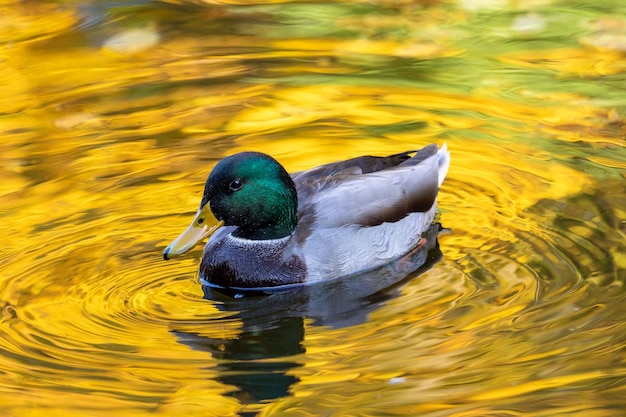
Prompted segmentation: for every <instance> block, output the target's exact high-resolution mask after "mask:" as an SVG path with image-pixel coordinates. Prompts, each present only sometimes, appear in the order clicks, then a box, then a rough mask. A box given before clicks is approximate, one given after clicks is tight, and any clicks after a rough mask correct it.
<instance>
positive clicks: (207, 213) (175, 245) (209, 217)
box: [163, 203, 224, 261]
mask: <svg viewBox="0 0 626 417" xmlns="http://www.w3.org/2000/svg"><path fill="white" fill-rule="evenodd" d="M223 224H224V222H223V221H220V220H217V219H216V218H215V216H214V215H213V212H212V211H211V209H210V205H209V203H207V204H205V205H204V207H202V208H201V209H200V210H198V212H197V213H196V216H195V217H194V218H193V221H192V222H191V224H190V225H189V227H188V228H187V230H185V231H184V232H183V233H182V234H181V235H180V236H178V237H177V238H176V239H174V241H173V242H172V243H170V244H169V245H168V246H167V248H165V250H164V251H163V259H165V260H166V261H167V260H168V259H170V258H174V257H176V256H180V255H182V254H183V253H185V252H188V251H190V250H191V249H193V247H194V246H196V245H197V244H198V243H200V241H202V240H203V239H204V238H206V237H208V236H211V235H212V234H213V233H215V231H216V230H217V229H219V228H220V227H221V226H222V225H223Z"/></svg>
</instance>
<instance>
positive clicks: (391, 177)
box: [295, 145, 439, 228]
mask: <svg viewBox="0 0 626 417" xmlns="http://www.w3.org/2000/svg"><path fill="white" fill-rule="evenodd" d="M398 155H402V156H403V157H402V159H401V160H399V161H398V160H397V159H396V161H397V162H396V165H392V166H391V167H389V166H387V167H385V168H383V169H381V170H375V171H372V170H369V169H368V168H369V167H365V168H363V167H362V166H351V167H350V166H347V167H346V166H345V165H344V166H343V167H342V168H343V170H342V171H338V172H335V173H333V174H331V176H330V177H324V178H318V177H316V176H314V175H311V174H307V173H303V174H307V175H308V176H305V177H298V176H296V177H295V179H296V181H297V182H296V187H297V188H298V197H299V199H300V208H299V216H300V220H301V223H302V224H303V225H304V224H307V225H314V227H316V228H333V227H341V226H344V225H360V226H376V225H378V224H381V223H383V222H395V221H398V220H400V219H402V218H404V217H406V216H407V215H408V214H410V213H414V212H425V211H428V209H430V208H431V207H432V205H433V204H434V202H435V200H436V197H437V191H438V179H439V163H438V156H437V146H436V145H432V146H427V147H425V148H423V149H422V150H420V151H419V152H418V153H417V154H416V155H415V156H414V157H413V158H410V159H408V158H407V157H406V155H407V153H404V154H398ZM392 157H396V156H395V155H394V156H392ZM388 158H389V157H388ZM320 168H322V167H320ZM364 170H365V171H368V170H369V172H364ZM300 175H302V174H300Z"/></svg>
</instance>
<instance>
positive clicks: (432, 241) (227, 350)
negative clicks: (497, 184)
mask: <svg viewBox="0 0 626 417" xmlns="http://www.w3.org/2000/svg"><path fill="white" fill-rule="evenodd" d="M440 230H441V226H440V224H438V223H436V224H433V225H432V226H431V227H430V229H429V230H427V231H426V232H424V234H423V237H424V238H425V239H424V242H425V243H424V244H423V245H421V246H418V247H417V248H416V249H414V250H413V251H411V252H409V253H408V254H406V255H405V256H403V257H401V258H399V259H397V260H395V261H393V262H392V263H390V264H388V265H386V266H384V267H382V268H378V269H376V270H373V271H369V272H366V273H361V274H358V275H352V276H348V277H344V278H340V279H336V280H331V281H322V282H319V283H315V284H310V285H294V286H287V287H285V288H280V289H277V288H262V289H250V290H237V291H233V290H229V289H225V288H217V287H214V286H210V285H206V284H205V285H203V290H204V298H206V299H207V300H211V301H215V305H216V307H218V308H219V309H221V310H223V311H232V312H236V315H235V316H234V317H237V318H239V319H240V320H241V321H242V324H243V329H242V332H241V334H240V335H239V337H238V338H237V339H218V338H212V337H207V336H203V335H200V334H197V333H193V332H185V331H182V330H174V333H175V334H176V335H177V337H178V338H179V341H180V342H181V343H183V344H185V345H187V346H189V347H191V348H192V349H196V350H203V351H207V352H209V353H210V354H211V355H212V356H213V357H214V358H216V359H219V360H220V362H221V363H220V364H219V365H217V367H216V370H217V371H218V372H219V374H220V376H219V377H218V378H217V379H218V380H219V381H220V382H222V383H224V384H227V385H231V386H234V387H236V389H235V390H233V391H232V392H231V393H230V395H233V396H235V397H236V398H237V399H238V400H239V401H240V402H241V403H242V404H255V403H258V402H260V401H267V400H271V399H275V398H280V397H284V396H287V395H289V388H290V386H291V385H292V384H294V383H296V382H298V381H299V379H298V378H297V377H295V376H293V375H289V371H290V370H291V369H293V368H296V367H299V366H301V364H299V363H297V361H296V360H295V358H293V357H294V355H297V354H300V353H304V352H305V348H304V346H303V341H304V334H305V331H304V319H305V318H306V319H309V320H311V321H312V323H313V324H314V325H320V326H329V327H333V328H340V327H347V326H353V325H357V324H360V323H363V322H365V321H366V320H367V316H368V314H369V313H370V312H372V311H374V310H375V309H376V308H378V307H379V306H380V305H381V304H382V303H383V302H384V301H386V300H389V299H391V298H393V297H394V296H396V295H397V293H398V289H399V287H400V286H401V285H402V284H404V283H405V282H407V281H408V280H410V279H414V278H415V277H416V276H417V275H419V274H421V273H422V272H424V271H426V270H428V269H429V268H430V267H432V266H433V265H434V264H435V263H436V262H437V261H439V259H441V252H440V250H439V245H438V242H437V234H438V233H439V231H440ZM275 358H285V360H284V361H275V360H272V361H266V360H265V359H275ZM287 358H289V360H287ZM241 415H242V416H252V415H255V413H245V412H244V413H242V414H241Z"/></svg>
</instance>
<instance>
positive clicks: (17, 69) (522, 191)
mask: <svg viewBox="0 0 626 417" xmlns="http://www.w3.org/2000/svg"><path fill="white" fill-rule="evenodd" d="M256 3H257V4H255V2H252V1H241V2H237V1H232V2H231V1H225V2H219V1H208V0H207V1H202V0H197V1H193V0H189V1H183V0H181V1H167V2H156V1H154V2H152V1H139V0H137V1H134V2H133V1H127V2H105V1H101V2H100V1H95V0H94V1H85V2H81V3H77V2H62V1H58V2H54V1H29V2H21V1H11V0H3V1H0V91H1V92H2V93H1V94H0V173H1V180H2V181H0V232H1V236H2V245H1V246H0V307H2V317H1V322H0V323H1V324H0V325H1V332H2V336H1V337H0V415H2V416H46V417H52V416H104V415H107V416H108V415H114V416H143V415H154V416H255V415H259V416H481V417H484V416H562V415H573V416H585V417H589V416H618V415H623V414H624V413H625V412H626V324H625V320H626V307H625V306H626V291H625V289H624V284H625V281H626V253H625V252H626V250H625V242H626V187H625V183H626V174H625V172H626V149H625V139H624V138H625V135H626V122H625V121H624V115H625V114H626V19H625V18H624V16H626V5H624V4H623V2H615V1H610V0H601V1H595V0H594V1H592V0H574V1H573V2H566V3H564V2H556V1H552V0H534V1H530V2H515V1H510V2H509V1H506V0H493V1H484V0H482V1H481V0H459V1H454V0H445V1H437V0H434V1H433V0H431V1H417V2H411V1H401V0H397V1H394V0H378V1H368V2H315V1H311V2H297V1H294V2H288V1H281V2H265V1H259V2H256ZM620 4H621V5H620ZM431 142H437V143H443V142H447V144H448V146H449V148H450V151H451V153H452V166H451V169H450V172H449V175H448V178H447V180H446V182H445V183H444V185H443V187H442V188H441V191H440V198H439V201H440V202H439V207H440V211H441V223H442V225H443V226H444V227H445V228H446V229H447V230H446V231H445V232H443V233H442V234H440V236H439V250H440V252H441V255H440V259H438V258H437V257H434V258H433V259H432V263H431V265H430V266H429V269H425V270H422V271H421V273H420V274H414V275H413V276H412V277H409V279H407V280H405V281H403V283H402V284H401V285H399V286H396V287H394V288H393V289H392V290H389V291H385V292H383V293H379V294H376V295H373V296H370V297H367V298H366V299H356V300H350V301H349V302H345V300H347V299H349V297H350V295H351V294H337V293H332V294H331V292H329V298H332V297H338V298H337V299H341V300H342V301H341V303H339V302H335V303H334V304H331V303H330V302H329V301H328V300H326V299H325V298H324V296H323V295H322V297H321V298H318V299H317V301H316V302H311V301H308V302H307V301H302V300H301V299H293V300H285V299H272V298H269V300H270V301H264V300H247V299H244V300H233V299H228V298H227V297H223V298H219V297H209V296H208V295H205V293H204V292H203V289H202V286H201V285H200V284H199V283H198V281H197V277H196V269H197V266H198V259H199V256H200V253H201V252H200V249H197V250H195V251H193V252H192V253H191V254H190V255H189V256H187V257H184V258H181V259H180V260H175V261H170V262H164V261H163V260H162V258H161V251H162V250H163V248H164V247H165V245H166V244H167V243H169V242H170V241H171V240H172V239H173V238H174V237H176V236H177V235H178V233H180V232H181V231H182V230H183V229H184V228H185V227H186V226H187V224H188V222H189V221H190V220H191V217H192V215H193V213H194V212H195V210H196V209H197V206H198V203H199V200H200V197H201V192H202V187H203V182H204V180H205V178H206V175H207V174H208V173H209V172H210V170H211V168H212V167H213V165H214V164H215V163H216V162H217V161H218V160H220V159H221V158H223V157H224V156H226V155H229V154H233V153H235V152H238V151H241V150H260V151H264V152H267V153H270V154H272V155H274V156H275V157H276V158H278V159H279V160H280V161H281V162H283V163H284V165H285V166H286V167H287V169H288V170H290V171H292V170H300V169H305V168H310V167H313V166H315V165H317V164H319V163H323V162H329V161H334V160H338V159H343V158H348V157H351V156H356V155H359V154H364V153H369V154H387V153H394V152H399V151H403V150H406V149H413V148H415V147H419V146H422V145H425V144H427V143H431ZM337 209H338V210H340V207H338V208H337ZM337 291H341V289H339V290H337ZM305 304H306V305H305ZM339 304H342V305H340V306H339V307H343V309H339V310H334V308H335V307H337V306H338V305H339Z"/></svg>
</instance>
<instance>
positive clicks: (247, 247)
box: [163, 144, 450, 289]
mask: <svg viewBox="0 0 626 417" xmlns="http://www.w3.org/2000/svg"><path fill="white" fill-rule="evenodd" d="M449 165H450V153H449V152H448V150H447V147H446V145H445V144H444V145H443V146H442V147H441V148H440V149H438V148H437V145H436V144H430V145H428V146H425V147H423V148H422V149H420V150H418V151H406V152H402V153H398V154H395V155H391V156H386V157H375V156H361V157H357V158H353V159H348V160H345V161H340V162H334V163H329V164H326V165H321V166H319V167H316V168H313V169H311V170H308V171H302V172H296V173H293V174H291V175H289V174H288V173H287V171H286V170H285V169H284V168H283V167H282V166H281V165H280V164H279V163H278V162H277V161H276V160H275V159H274V158H272V157H271V156H269V155H266V154H263V153H259V152H242V153H238V154H235V155H232V156H229V157H227V158H225V159H223V160H222V161H220V162H219V163H218V164H217V165H216V166H215V168H214V169H213V171H212V172H211V174H210V175H209V177H208V179H207V181H206V184H205V187H204V195H203V197H202V202H201V203H200V208H199V210H198V212H197V213H196V216H195V218H194V219H193V221H192V223H191V225H190V226H189V227H188V228H187V230H186V231H185V232H183V233H182V234H181V235H180V236H179V237H178V238H176V239H175V240H174V241H173V242H172V243H171V244H170V245H169V246H168V247H167V248H165V250H164V251H163V258H164V259H166V260H167V259H170V258H172V257H174V256H178V255H181V254H183V253H185V252H187V251H189V250H190V249H192V248H193V247H194V246H195V245H196V244H197V243H198V242H200V241H202V240H203V239H204V238H206V237H207V236H211V237H210V239H209V241H208V242H207V244H206V246H205V248H204V253H203V255H202V261H201V263H200V276H201V277H202V279H203V280H204V281H205V282H206V283H208V284H210V285H214V286H218V287H225V288H241V289H251V288H263V287H277V286H281V285H289V284H308V283H313V282H319V281H321V280H329V279H334V278H339V277H344V276H347V275H353V274H357V273H360V272H365V271H369V270H372V269H374V268H377V267H381V266H384V265H386V264H388V263H390V262H391V261H393V260H395V259H398V258H400V257H402V256H403V255H405V254H407V253H408V252H410V251H412V250H415V249H416V248H418V247H421V245H423V244H424V240H423V239H422V233H423V232H425V231H426V230H428V229H429V228H430V226H431V224H432V222H433V220H434V217H435V213H436V210H437V201H436V200H437V194H438V191H439V187H440V186H441V184H442V182H443V180H444V179H445V177H446V174H447V172H448V167H449Z"/></svg>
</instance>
